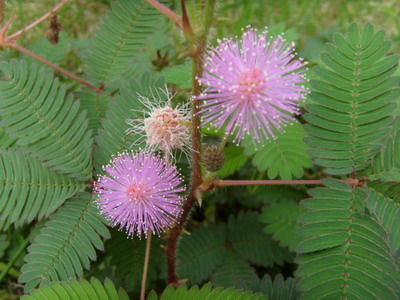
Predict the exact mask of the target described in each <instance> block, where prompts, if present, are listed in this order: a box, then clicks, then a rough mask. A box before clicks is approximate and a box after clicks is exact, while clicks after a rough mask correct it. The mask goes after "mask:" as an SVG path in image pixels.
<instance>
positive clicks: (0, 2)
mask: <svg viewBox="0 0 400 300" xmlns="http://www.w3.org/2000/svg"><path fill="white" fill-rule="evenodd" d="M3 23H4V0H0V27H2V26H3Z"/></svg>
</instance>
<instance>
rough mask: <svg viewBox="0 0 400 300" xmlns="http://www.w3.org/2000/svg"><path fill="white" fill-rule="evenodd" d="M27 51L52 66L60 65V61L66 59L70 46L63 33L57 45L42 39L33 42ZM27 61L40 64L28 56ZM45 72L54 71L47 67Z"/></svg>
mask: <svg viewBox="0 0 400 300" xmlns="http://www.w3.org/2000/svg"><path fill="white" fill-rule="evenodd" d="M29 49H30V50H31V51H32V52H33V53H35V54H36V55H39V56H41V57H44V58H46V59H47V60H48V61H50V62H52V63H53V64H55V65H60V64H61V63H62V61H63V60H64V59H65V58H66V56H67V54H68V52H69V50H70V49H71V45H70V42H69V40H68V36H67V34H66V33H65V32H61V33H60V40H59V42H58V43H57V44H52V43H50V42H49V41H48V40H47V39H46V38H44V37H43V38H40V39H38V40H37V41H35V42H34V43H33V44H32V45H31V46H30V47H29ZM27 59H28V60H29V61H30V62H32V63H36V64H40V63H39V62H38V61H37V60H34V59H33V58H32V57H30V56H29V57H28V58H27ZM47 70H52V71H54V69H50V68H49V67H48V69H47Z"/></svg>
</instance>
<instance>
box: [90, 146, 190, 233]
mask: <svg viewBox="0 0 400 300" xmlns="http://www.w3.org/2000/svg"><path fill="white" fill-rule="evenodd" d="M104 171H105V174H104V175H102V176H101V177H100V178H99V179H98V181H97V182H96V184H95V192H96V193H97V194H98V197H97V204H98V206H99V209H100V212H101V213H102V214H103V215H104V216H105V217H106V218H107V219H108V220H109V221H110V222H111V224H112V225H113V226H119V228H120V229H125V230H126V232H127V233H128V235H129V236H133V235H135V234H136V235H137V236H139V237H141V236H142V234H144V235H147V233H148V232H151V233H154V234H160V233H161V232H162V231H164V230H166V229H167V228H170V227H171V226H172V225H173V224H174V223H175V222H176V220H177V218H178V217H179V215H180V214H181V211H182V207H181V204H182V201H183V199H184V198H183V195H182V192H183V191H184V190H185V187H184V186H183V179H182V177H181V176H180V174H179V172H178V170H177V169H176V168H175V167H174V166H172V165H171V164H169V163H168V162H167V161H166V160H165V159H163V158H160V157H158V156H156V155H154V154H151V153H145V152H139V153H134V152H130V153H122V154H119V155H117V156H115V157H114V158H113V159H112V161H111V163H110V164H109V165H107V166H105V167H104Z"/></svg>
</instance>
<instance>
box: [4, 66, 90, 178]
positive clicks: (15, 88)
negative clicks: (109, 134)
mask: <svg viewBox="0 0 400 300" xmlns="http://www.w3.org/2000/svg"><path fill="white" fill-rule="evenodd" d="M0 69H1V70H2V71H3V72H4V74H5V76H4V77H3V78H2V80H1V81H0V98H1V99H2V101H1V102H0V118H1V125H2V126H3V128H4V129H5V130H6V131H7V134H8V135H9V136H10V137H11V138H16V139H17V144H16V146H17V147H19V148H21V149H23V150H26V151H28V152H29V153H30V154H31V155H32V156H33V157H36V158H38V159H39V160H41V161H42V162H43V165H44V166H46V167H49V168H51V169H53V170H55V171H57V172H59V173H63V174H67V175H69V176H72V177H74V178H76V179H78V180H82V181H83V180H87V179H88V178H89V177H90V176H91V175H92V164H91V158H90V153H91V150H92V149H91V147H92V138H91V136H90V132H88V131H87V120H86V116H85V114H84V113H82V112H79V103H78V102H75V101H73V99H72V97H71V96H68V95H66V87H65V86H64V85H61V84H60V83H59V81H58V79H55V78H54V76H53V74H52V73H49V72H48V70H47V69H45V68H39V67H38V66H37V65H36V64H33V65H29V64H27V63H26V62H24V61H18V60H12V61H11V62H9V63H6V62H3V63H1V65H0Z"/></svg>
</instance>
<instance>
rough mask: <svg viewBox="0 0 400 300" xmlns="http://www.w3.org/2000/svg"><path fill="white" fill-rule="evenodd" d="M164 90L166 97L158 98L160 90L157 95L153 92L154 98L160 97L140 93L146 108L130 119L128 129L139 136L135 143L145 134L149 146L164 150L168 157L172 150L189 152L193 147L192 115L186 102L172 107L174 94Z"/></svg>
mask: <svg viewBox="0 0 400 300" xmlns="http://www.w3.org/2000/svg"><path fill="white" fill-rule="evenodd" d="M161 91H162V92H163V95H164V96H166V98H167V99H166V100H162V99H159V98H162V95H161V96H160V93H157V96H154V94H153V98H157V101H152V99H150V98H148V97H145V96H142V95H138V99H139V101H140V102H141V103H142V104H143V105H144V106H145V108H146V110H144V111H143V110H142V111H140V112H141V113H143V112H144V116H143V117H140V118H137V119H132V120H128V124H129V125H130V127H129V129H128V131H127V133H128V134H136V135H137V136H139V137H140V138H139V139H137V141H136V144H140V143H142V142H143V139H142V137H143V138H144V139H145V141H146V145H147V146H148V147H149V148H151V149H152V150H154V149H157V150H161V151H162V152H164V153H165V154H166V155H167V156H168V157H169V156H170V155H171V154H172V151H173V150H176V149H177V150H183V151H184V152H186V151H187V150H188V149H189V148H190V130H189V124H190V115H189V109H188V107H186V106H183V105H181V106H177V107H175V108H172V105H171V100H172V96H171V94H170V93H169V92H168V90H167V89H166V90H161ZM155 102H156V103H155ZM136 112H139V111H136Z"/></svg>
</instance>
